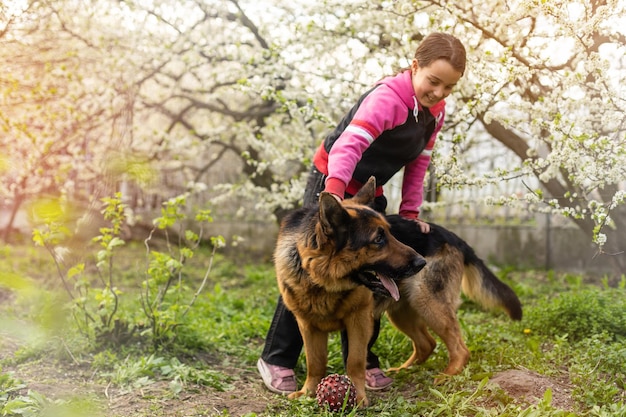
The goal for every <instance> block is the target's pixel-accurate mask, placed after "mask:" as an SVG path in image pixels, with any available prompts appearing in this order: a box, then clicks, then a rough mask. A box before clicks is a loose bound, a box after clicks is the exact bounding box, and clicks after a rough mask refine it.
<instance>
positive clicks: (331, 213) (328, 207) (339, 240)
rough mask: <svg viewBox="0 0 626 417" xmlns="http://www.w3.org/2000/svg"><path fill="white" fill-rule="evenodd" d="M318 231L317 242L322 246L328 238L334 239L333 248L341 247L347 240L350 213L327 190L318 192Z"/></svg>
mask: <svg viewBox="0 0 626 417" xmlns="http://www.w3.org/2000/svg"><path fill="white" fill-rule="evenodd" d="M319 216H320V223H319V224H320V229H321V230H320V231H321V235H320V234H319V233H318V244H319V245H320V246H322V245H323V244H325V243H327V242H328V241H329V240H332V241H334V244H335V248H336V249H341V248H342V247H343V246H345V244H346V242H347V240H348V225H349V222H350V215H349V214H348V212H347V211H346V210H345V209H344V208H343V206H342V205H341V202H339V201H337V199H336V198H335V197H334V196H333V195H332V194H330V193H328V192H322V193H320V208H319Z"/></svg>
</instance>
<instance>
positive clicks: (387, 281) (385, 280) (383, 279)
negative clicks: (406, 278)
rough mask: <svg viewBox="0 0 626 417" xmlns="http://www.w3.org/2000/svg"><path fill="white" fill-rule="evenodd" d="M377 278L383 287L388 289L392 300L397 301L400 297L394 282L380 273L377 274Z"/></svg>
mask: <svg viewBox="0 0 626 417" xmlns="http://www.w3.org/2000/svg"><path fill="white" fill-rule="evenodd" d="M378 278H379V279H380V282H381V283H382V284H383V286H384V287H385V289H386V290H387V291H389V294H391V297H392V298H393V299H394V300H396V301H398V300H399V299H400V291H398V286H397V285H396V282H395V281H394V280H392V279H390V278H387V277H385V276H382V275H379V276H378Z"/></svg>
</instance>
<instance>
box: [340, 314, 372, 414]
mask: <svg viewBox="0 0 626 417" xmlns="http://www.w3.org/2000/svg"><path fill="white" fill-rule="evenodd" d="M371 317H372V315H371V313H370V314H369V315H362V314H359V315H355V317H353V318H350V319H349V320H347V322H346V332H347V333H348V359H347V360H346V373H347V374H348V376H349V377H350V379H351V380H352V382H353V383H354V387H355V388H356V402H357V404H359V405H360V406H361V407H367V406H369V400H368V399H367V395H366V394H365V367H366V365H367V344H368V342H369V340H370V338H371V337H372V334H373V332H374V322H373V321H372V320H371ZM364 318H365V319H364ZM367 318H370V320H368V319H367Z"/></svg>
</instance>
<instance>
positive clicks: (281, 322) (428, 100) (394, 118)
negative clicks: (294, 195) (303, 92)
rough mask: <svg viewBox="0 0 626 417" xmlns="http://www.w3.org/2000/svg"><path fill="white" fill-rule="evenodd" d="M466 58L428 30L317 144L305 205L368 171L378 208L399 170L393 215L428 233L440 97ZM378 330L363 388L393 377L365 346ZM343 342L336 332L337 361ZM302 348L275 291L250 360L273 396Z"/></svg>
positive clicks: (291, 379) (283, 387)
mask: <svg viewBox="0 0 626 417" xmlns="http://www.w3.org/2000/svg"><path fill="white" fill-rule="evenodd" d="M465 61H466V54H465V48H464V46H463V44H462V43H461V42H460V41H459V40H458V39H457V38H455V37H454V36H452V35H448V34H445V33H432V34H430V35H429V36H427V37H426V38H424V40H423V41H422V42H421V43H420V45H419V46H418V48H417V50H416V51H415V58H414V59H413V61H412V63H411V66H410V67H409V68H405V69H403V70H401V71H400V72H399V73H398V74H396V75H395V76H391V77H387V78H384V79H383V80H381V81H380V82H378V83H377V84H376V85H375V86H374V87H373V88H372V89H370V90H369V91H367V92H365V94H363V95H362V96H361V97H360V98H359V100H358V101H357V103H356V104H355V105H354V107H352V109H351V110H350V111H349V112H348V114H346V116H344V118H343V119H342V120H341V122H339V125H338V126H337V127H336V129H335V130H334V131H333V132H331V133H330V134H329V135H328V136H327V137H326V139H325V140H324V142H323V143H322V144H321V145H320V147H319V148H318V149H317V152H316V153H315V156H314V158H313V167H312V170H311V172H310V175H309V178H308V182H307V186H306V189H305V192H304V205H305V206H307V205H312V204H316V203H317V200H318V197H319V193H320V192H321V191H327V192H330V193H332V194H333V195H334V196H335V197H336V198H337V199H338V200H342V199H344V198H346V197H350V196H352V195H354V194H355V193H356V192H357V191H358V190H359V189H360V188H361V186H362V185H363V184H364V183H365V182H366V181H367V179H368V178H369V177H370V176H372V175H374V176H375V177H376V184H377V189H376V200H375V208H376V210H378V211H380V212H381V213H384V212H385V209H386V207H387V199H386V198H385V196H384V195H383V187H382V186H383V185H384V184H385V183H387V181H389V179H391V177H392V176H393V175H394V174H396V173H397V172H398V171H400V170H401V169H402V168H404V176H403V180H402V202H401V204H400V210H399V214H400V215H401V216H402V217H404V218H407V219H412V220H414V221H416V222H418V223H419V225H420V228H421V230H422V231H423V232H424V233H428V232H429V231H430V228H429V226H428V223H425V222H422V221H421V220H420V219H419V218H418V215H419V208H420V206H421V204H422V200H423V191H424V177H425V175H426V171H427V169H428V165H429V164H430V154H431V152H432V149H433V146H434V144H435V140H436V138H437V134H438V133H439V131H440V130H441V127H442V125H443V121H444V115H445V101H444V99H445V98H446V97H447V96H448V95H449V94H450V92H451V91H452V88H453V87H454V86H455V85H456V83H457V82H458V81H459V79H460V78H461V76H462V75H463V73H464V72H465ZM379 330H380V321H379V320H377V321H376V323H375V325H374V335H373V336H372V338H371V340H370V342H369V344H368V356H367V371H366V387H367V388H368V389H371V390H381V389H384V388H387V387H388V386H389V385H391V383H392V382H393V380H392V379H391V378H389V377H387V376H386V375H385V374H384V373H383V372H382V371H381V369H380V363H379V361H378V357H377V356H376V355H375V354H374V353H372V351H371V348H372V346H373V344H374V342H375V341H376V339H377V337H378V333H379ZM347 344H348V341H347V338H346V336H345V334H344V333H342V350H343V354H344V359H345V358H346V356H347ZM301 350H302V337H301V336H300V332H299V330H298V324H297V322H296V320H295V318H294V316H293V314H291V312H290V311H289V310H287V309H286V307H285V305H284V304H283V302H282V299H281V298H280V297H279V299H278V306H277V307H276V312H275V314H274V318H273V320H272V324H271V326H270V329H269V332H268V334H267V338H266V341H265V348H264V350H263V353H262V355H261V358H260V359H259V361H258V362H257V367H258V369H259V372H260V374H261V377H262V378H263V382H264V383H265V385H266V386H267V388H268V389H269V390H271V391H273V392H276V393H279V394H289V393H291V392H293V391H296V389H297V384H296V377H295V373H294V371H293V368H294V367H295V365H296V363H297V360H298V356H299V355H300V351H301Z"/></svg>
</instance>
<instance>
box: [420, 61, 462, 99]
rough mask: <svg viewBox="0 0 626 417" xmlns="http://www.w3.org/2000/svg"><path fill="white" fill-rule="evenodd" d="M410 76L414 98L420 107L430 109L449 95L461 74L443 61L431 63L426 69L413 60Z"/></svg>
mask: <svg viewBox="0 0 626 417" xmlns="http://www.w3.org/2000/svg"><path fill="white" fill-rule="evenodd" d="M411 75H412V77H411V78H412V82H413V91H414V92H415V98H417V101H419V103H420V104H421V105H422V106H424V107H432V106H434V105H435V104H437V103H439V102H440V101H441V100H443V99H444V98H446V97H448V96H449V95H450V93H451V92H452V88H453V87H454V86H455V85H456V83H457V82H458V81H459V79H460V78H461V76H462V75H463V74H461V73H460V72H458V71H457V70H455V69H454V68H452V65H450V63H449V62H448V61H446V60H445V59H438V60H436V61H433V62H432V63H431V64H430V65H429V66H427V67H420V66H419V64H418V63H417V59H414V60H413V63H412V64H411Z"/></svg>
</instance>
